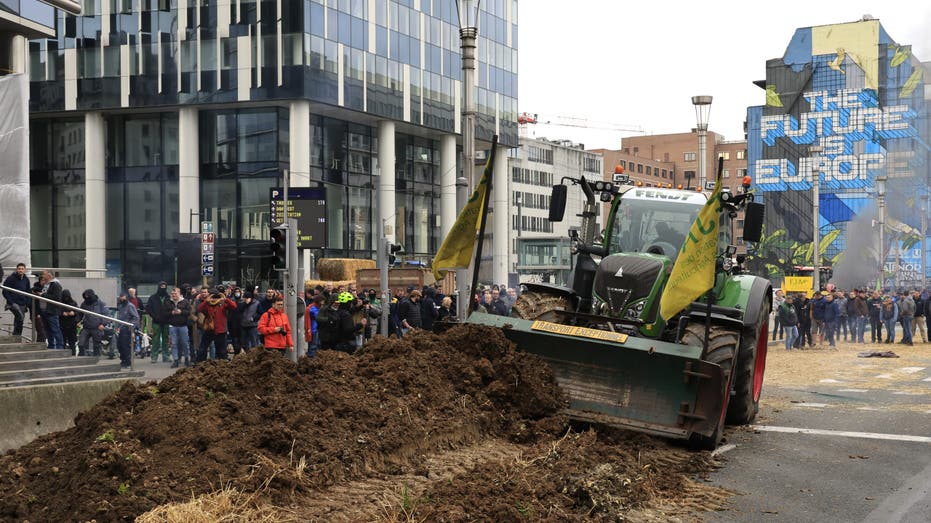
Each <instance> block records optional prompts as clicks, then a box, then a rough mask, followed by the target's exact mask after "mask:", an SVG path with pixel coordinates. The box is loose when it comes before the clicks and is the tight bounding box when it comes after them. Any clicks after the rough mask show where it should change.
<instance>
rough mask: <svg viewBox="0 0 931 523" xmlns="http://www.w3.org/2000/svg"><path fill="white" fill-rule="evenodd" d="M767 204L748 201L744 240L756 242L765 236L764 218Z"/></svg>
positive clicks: (745, 214)
mask: <svg viewBox="0 0 931 523" xmlns="http://www.w3.org/2000/svg"><path fill="white" fill-rule="evenodd" d="M765 218H766V206H765V205H763V204H762V203H759V202H748V203H747V209H746V211H745V212H744V241H748V242H751V243H756V242H758V241H760V239H761V238H762V237H763V220H764V219H765Z"/></svg>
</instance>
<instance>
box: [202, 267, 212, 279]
mask: <svg viewBox="0 0 931 523" xmlns="http://www.w3.org/2000/svg"><path fill="white" fill-rule="evenodd" d="M203 274H204V276H213V265H204V271H203Z"/></svg>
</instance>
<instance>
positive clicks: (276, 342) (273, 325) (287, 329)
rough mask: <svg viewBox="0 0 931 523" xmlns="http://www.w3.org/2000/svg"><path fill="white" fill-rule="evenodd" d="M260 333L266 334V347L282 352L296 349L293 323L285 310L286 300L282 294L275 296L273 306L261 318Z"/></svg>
mask: <svg viewBox="0 0 931 523" xmlns="http://www.w3.org/2000/svg"><path fill="white" fill-rule="evenodd" d="M259 334H261V335H262V336H264V340H265V348H266V349H275V350H277V351H278V352H280V353H282V354H284V352H285V350H287V351H289V352H290V351H293V350H294V339H293V338H292V337H291V323H290V322H289V321H288V315H287V314H285V312H284V301H283V300H282V299H281V295H278V296H275V298H274V301H273V302H272V308H271V309H268V310H267V311H265V313H264V314H262V317H261V318H259Z"/></svg>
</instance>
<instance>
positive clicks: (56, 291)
mask: <svg viewBox="0 0 931 523" xmlns="http://www.w3.org/2000/svg"><path fill="white" fill-rule="evenodd" d="M61 290H62V289H61V282H59V281H58V278H57V277H56V276H55V275H54V274H52V271H45V272H43V273H42V297H43V298H46V299H49V300H52V301H57V302H60V301H61ZM39 310H40V311H42V322H43V323H45V332H46V336H47V337H48V348H50V349H64V348H65V339H64V337H62V335H61V323H60V319H59V315H60V314H61V307H59V306H58V305H55V304H54V303H48V302H44V301H40V302H39Z"/></svg>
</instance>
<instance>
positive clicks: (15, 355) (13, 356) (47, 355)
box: [0, 349, 71, 362]
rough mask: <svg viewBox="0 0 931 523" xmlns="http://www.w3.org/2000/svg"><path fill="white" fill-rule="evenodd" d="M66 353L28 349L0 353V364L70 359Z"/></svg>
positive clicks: (69, 354) (69, 355)
mask: <svg viewBox="0 0 931 523" xmlns="http://www.w3.org/2000/svg"><path fill="white" fill-rule="evenodd" d="M70 357H71V353H69V352H68V351H60V350H48V349H30V350H22V351H9V352H0V362H5V361H22V360H53V359H56V358H70Z"/></svg>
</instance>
